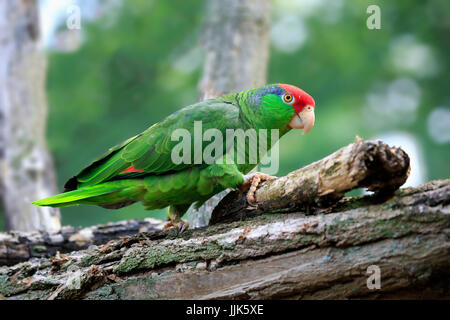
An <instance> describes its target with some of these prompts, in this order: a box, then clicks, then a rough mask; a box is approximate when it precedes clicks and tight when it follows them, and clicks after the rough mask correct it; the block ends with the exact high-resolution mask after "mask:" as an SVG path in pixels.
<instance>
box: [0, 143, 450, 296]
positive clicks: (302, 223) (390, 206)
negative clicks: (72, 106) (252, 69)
mask: <svg viewBox="0 0 450 320" xmlns="http://www.w3.org/2000/svg"><path fill="white" fill-rule="evenodd" d="M338 159H340V164H339V165H336V163H337V160H338ZM408 168H409V160H408V157H407V155H406V154H405V153H404V152H403V151H402V150H400V149H396V148H390V147H388V146H387V145H385V144H383V143H381V142H376V143H375V142H364V141H357V142H356V143H355V144H351V145H349V146H347V147H345V148H342V149H341V150H339V151H337V152H336V153H334V154H332V155H330V156H328V157H327V158H325V159H322V160H320V161H318V162H316V163H314V164H311V165H310V166H307V167H305V168H303V169H300V170H297V171H294V172H293V173H291V174H289V175H288V176H286V177H282V178H279V179H277V180H276V181H272V182H268V183H266V184H264V186H262V188H261V189H260V190H259V191H258V193H257V200H258V209H257V210H253V211H252V212H254V211H258V210H259V214H258V215H256V216H254V217H251V218H247V219H246V220H243V221H242V220H241V221H233V222H230V223H217V224H215V225H212V226H210V227H206V228H198V229H194V230H188V231H186V232H184V233H182V234H178V233H177V232H176V231H174V230H163V231H161V230H155V231H150V232H141V233H139V234H137V235H132V236H126V237H123V238H121V239H117V240H111V241H109V242H108V243H106V244H104V245H98V246H95V245H91V246H90V247H88V248H87V249H85V250H79V251H74V252H72V253H70V254H66V255H65V254H60V253H57V254H56V255H55V256H53V257H50V258H34V259H30V260H29V261H26V262H23V263H20V264H17V265H14V266H10V267H6V266H4V267H0V295H2V296H4V297H6V298H7V299H161V298H164V299H224V298H232V299H262V298H264V299H272V298H295V299H310V298H314V299H316V298H317V299H319V298H320V299H322V298H450V294H449V292H448V284H449V282H450V281H449V279H450V277H449V275H450V271H449V270H450V259H449V257H450V241H449V238H450V237H449V236H450V233H449V230H450V206H449V204H450V180H437V181H432V182H429V183H427V184H424V185H422V186H419V187H416V188H405V189H400V190H397V191H392V190H393V189H394V188H395V187H398V185H399V184H401V183H403V181H404V180H405V179H406V176H407V172H408ZM307 173H309V175H307ZM313 173H314V174H313ZM288 177H289V178H288ZM345 177H346V178H345ZM305 181H310V182H309V183H306V182H305ZM311 181H312V182H311ZM281 182H283V185H284V188H285V190H286V192H285V193H277V192H278V191H279V190H281V185H282V184H281ZM306 187H308V188H307V190H308V192H309V191H310V190H313V191H314V192H312V193H308V192H303V191H301V188H306ZM356 187H368V188H369V189H370V190H375V191H377V192H376V193H374V194H372V195H364V196H360V197H343V198H342V196H343V195H344V193H345V192H346V190H347V188H356ZM298 188H300V189H298ZM269 190H272V191H271V192H269ZM295 190H297V192H296V191H295ZM329 190H332V191H329ZM386 190H388V191H389V192H386ZM300 191H301V192H300ZM304 194H306V195H308V194H309V196H306V197H303V195H304ZM311 194H312V195H314V196H313V197H312V196H310V195H311ZM274 195H279V197H280V199H281V200H280V201H278V202H277V201H274V199H276V198H275V197H274ZM293 195H297V197H296V198H295V197H292V196H293ZM330 195H331V198H329V197H330ZM283 197H290V199H291V201H290V202H289V201H287V200H286V198H283ZM324 197H326V198H324ZM338 198H340V199H339V200H337V199H338ZM305 199H307V200H308V201H307V202H305V201H304V200H305ZM329 199H332V203H333V205H332V206H331V207H327V208H325V206H324V204H325V203H327V202H328V203H329V201H330V200H329ZM324 200H327V201H324ZM292 202H295V203H296V204H295V205H290V203H292ZM261 203H263V204H264V203H265V204H267V203H270V204H271V206H266V207H264V208H270V212H272V213H268V212H262V211H261V210H262V209H261V207H260V206H259V205H260V204H261ZM283 203H284V204H286V203H288V204H289V205H288V206H287V207H283V206H282V205H283ZM305 203H308V204H309V205H310V206H313V205H321V207H319V209H317V210H314V215H311V213H312V212H311V210H310V212H307V211H308V210H307V208H308V206H305ZM231 206H232V207H238V206H236V205H235V204H234V203H231ZM277 206H278V207H277ZM276 208H279V209H276ZM244 210H247V209H246V207H245V208H244ZM292 210H296V211H297V212H295V213H284V214H280V213H281V212H284V211H292ZM308 214H309V215H308ZM223 217H227V218H229V217H230V216H226V215H224V216H223ZM369 266H375V268H377V267H378V268H379V270H380V272H381V273H380V277H381V278H380V279H381V282H380V284H381V288H380V289H369V288H368V286H367V281H368V278H369V276H370V274H368V267H369ZM0 298H1V296H0Z"/></svg>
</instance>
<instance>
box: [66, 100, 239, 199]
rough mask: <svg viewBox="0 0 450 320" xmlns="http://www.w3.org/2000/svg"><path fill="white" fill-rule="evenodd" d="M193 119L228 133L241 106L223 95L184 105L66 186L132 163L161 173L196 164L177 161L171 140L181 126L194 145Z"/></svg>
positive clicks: (96, 179)
mask: <svg viewBox="0 0 450 320" xmlns="http://www.w3.org/2000/svg"><path fill="white" fill-rule="evenodd" d="M194 121H202V128H203V132H204V131H205V130H207V129H209V128H216V129H218V130H219V131H221V132H222V134H223V136H224V137H225V130H226V129H229V128H230V129H232V128H238V127H239V108H238V107H237V106H236V105H235V104H234V103H233V102H232V101H231V99H224V98H217V99H210V100H206V101H203V102H199V103H197V104H194V105H191V106H188V107H185V108H183V109H181V110H180V111H178V112H175V113H173V114H172V115H170V116H168V117H167V118H166V119H164V120H163V121H161V122H158V123H156V124H154V125H153V126H151V127H150V128H148V129H147V130H146V131H144V132H143V133H141V134H139V135H137V136H135V137H132V138H130V139H128V140H126V141H125V142H123V143H122V144H120V145H117V146H115V147H113V148H111V149H109V151H108V152H107V153H105V154H103V155H102V156H101V157H99V158H97V159H96V160H94V162H93V163H92V164H90V165H89V166H88V167H86V168H84V169H83V170H82V171H81V172H80V173H79V174H78V175H76V176H75V177H73V178H72V179H71V180H69V181H68V182H67V183H66V188H67V189H68V190H73V189H76V188H77V187H84V186H92V185H96V184H99V183H101V182H104V181H108V180H110V179H112V178H114V177H116V176H118V175H119V174H121V173H122V172H123V171H124V170H125V169H127V168H129V167H130V166H133V167H134V168H135V169H137V170H144V171H145V173H143V174H150V173H154V174H162V173H165V172H169V171H179V170H183V169H186V168H189V167H192V166H194V165H195V164H183V163H181V164H178V165H177V164H175V163H173V161H172V160H171V152H172V149H173V147H175V146H176V145H177V144H178V143H179V142H178V141H171V135H172V132H173V131H174V130H176V129H180V128H183V129H186V130H188V131H189V132H190V134H191V145H192V146H193V137H194ZM224 148H225V146H224Z"/></svg>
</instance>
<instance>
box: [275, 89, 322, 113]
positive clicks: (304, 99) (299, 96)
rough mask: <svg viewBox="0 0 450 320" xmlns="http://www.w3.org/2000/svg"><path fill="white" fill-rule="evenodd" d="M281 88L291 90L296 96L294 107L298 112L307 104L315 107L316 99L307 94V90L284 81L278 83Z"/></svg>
mask: <svg viewBox="0 0 450 320" xmlns="http://www.w3.org/2000/svg"><path fill="white" fill-rule="evenodd" d="M278 86H279V87H280V88H282V89H284V90H286V91H288V92H290V93H291V94H292V95H293V96H294V98H295V103H294V105H293V106H294V108H295V111H296V112H300V111H301V110H302V109H303V108H304V107H305V106H307V105H308V106H312V107H315V105H316V104H315V102H314V99H313V98H312V97H311V96H310V95H309V94H307V93H306V92H305V91H303V90H302V89H300V88H297V87H296V86H293V85H290V84H284V83H280V84H279V85H278Z"/></svg>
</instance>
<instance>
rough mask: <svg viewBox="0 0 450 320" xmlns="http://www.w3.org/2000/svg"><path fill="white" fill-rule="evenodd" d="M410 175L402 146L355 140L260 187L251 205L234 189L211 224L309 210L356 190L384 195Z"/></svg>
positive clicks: (216, 212)
mask: <svg viewBox="0 0 450 320" xmlns="http://www.w3.org/2000/svg"><path fill="white" fill-rule="evenodd" d="M409 171H410V166H409V157H408V154H407V153H406V152H405V151H403V150H402V149H401V148H397V147H390V146H388V145H387V144H385V143H383V142H381V141H363V140H361V139H359V138H358V137H357V138H356V141H355V143H352V144H350V145H348V146H346V147H343V148H341V149H339V150H338V151H336V152H334V153H333V154H331V155H329V156H327V157H326V158H323V159H321V160H319V161H316V162H314V163H311V164H310V165H307V166H306V167H303V168H301V169H298V170H296V171H293V172H291V173H289V174H288V175H286V176H284V177H280V178H278V179H275V180H272V181H268V182H265V183H264V184H262V185H261V186H260V187H259V188H258V190H257V191H256V193H255V198H256V204H255V206H250V205H249V204H248V203H247V201H246V200H245V195H243V194H241V193H239V192H238V191H234V192H231V193H229V194H228V195H227V196H226V197H225V198H224V199H223V200H222V201H221V202H220V203H219V204H218V205H217V206H216V208H215V209H214V211H213V213H212V217H211V220H210V224H215V223H219V222H225V221H231V220H234V219H236V218H239V217H243V216H245V215H255V214H259V213H261V212H271V211H275V210H276V211H278V212H280V211H284V212H290V211H299V210H301V211H307V212H309V210H310V209H311V208H312V207H323V206H329V205H331V204H333V203H335V202H337V201H338V200H339V199H341V198H342V197H343V196H344V195H345V193H346V192H348V191H350V190H353V189H357V188H367V189H368V190H370V191H375V192H380V193H385V194H389V193H392V192H393V191H395V190H396V189H398V188H399V187H400V186H401V185H402V184H403V183H405V181H406V179H407V178H408V175H409Z"/></svg>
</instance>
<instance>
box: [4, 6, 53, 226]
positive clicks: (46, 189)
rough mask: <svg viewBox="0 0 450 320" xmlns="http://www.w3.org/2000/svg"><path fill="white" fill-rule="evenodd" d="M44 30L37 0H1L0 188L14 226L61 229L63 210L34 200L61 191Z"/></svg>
mask: <svg viewBox="0 0 450 320" xmlns="http://www.w3.org/2000/svg"><path fill="white" fill-rule="evenodd" d="M39 33H40V32H39V16H38V3H37V1H35V0H2V1H0V46H1V47H0V129H1V131H0V186H1V190H0V191H1V198H2V204H3V211H4V215H5V223H6V228H7V229H9V230H12V229H14V230H23V231H29V230H36V229H37V230H46V231H57V230H59V229H60V228H61V223H60V216H59V211H58V210H56V209H52V208H38V207H35V206H33V205H32V204H31V201H33V200H37V199H40V198H43V197H46V196H49V195H51V194H54V193H55V191H56V185H55V175H54V169H53V164H52V160H51V158H50V155H49V153H48V151H47V147H46V142H45V128H46V117H47V101H46V95H45V74H46V69H47V64H46V59H45V56H44V55H43V53H42V51H41V48H40V41H39V40H40V34H39Z"/></svg>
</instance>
